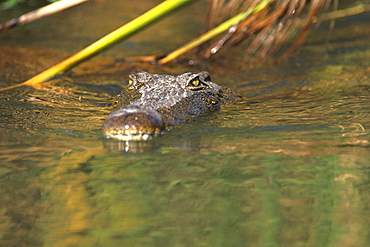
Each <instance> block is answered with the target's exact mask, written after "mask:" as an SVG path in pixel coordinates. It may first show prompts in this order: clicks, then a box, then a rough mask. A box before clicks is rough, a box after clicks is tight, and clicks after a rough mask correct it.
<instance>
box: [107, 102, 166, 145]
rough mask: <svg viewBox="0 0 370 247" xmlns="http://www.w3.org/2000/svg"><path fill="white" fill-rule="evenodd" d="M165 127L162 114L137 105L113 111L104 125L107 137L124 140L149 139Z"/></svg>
mask: <svg viewBox="0 0 370 247" xmlns="http://www.w3.org/2000/svg"><path fill="white" fill-rule="evenodd" d="M164 129H165V124H164V122H163V119H162V117H161V114H159V113H158V112H157V111H156V110H148V109H145V108H144V107H141V106H136V105H131V106H126V107H122V108H120V109H119V110H117V111H114V112H112V113H111V114H110V115H109V116H108V118H107V120H106V121H105V123H104V125H103V132H104V135H105V137H107V138H115V139H119V140H123V141H129V140H148V139H151V138H153V137H155V136H157V135H159V134H160V133H161V132H162V131H163V130H164Z"/></svg>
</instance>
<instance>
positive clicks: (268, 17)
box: [0, 0, 367, 90]
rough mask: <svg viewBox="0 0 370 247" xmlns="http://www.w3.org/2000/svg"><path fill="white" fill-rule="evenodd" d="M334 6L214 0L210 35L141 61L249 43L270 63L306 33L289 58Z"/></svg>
mask: <svg viewBox="0 0 370 247" xmlns="http://www.w3.org/2000/svg"><path fill="white" fill-rule="evenodd" d="M67 1H68V2H81V0H64V1H60V2H67ZM195 1H196V0H171V1H164V2H162V3H161V4H159V5H157V6H156V7H154V8H153V9H151V10H149V11H148V12H146V13H144V14H143V15H141V16H139V17H138V18H136V19H134V20H133V21H131V22H129V23H127V24H125V25H123V26H122V27H120V28H119V29H117V30H115V31H113V32H111V33H110V34H108V35H106V36H105V37H103V38H101V39H100V40H98V41H96V42H95V43H93V44H91V45H90V46H88V47H86V48H85V49H83V50H81V51H80V52H78V53H76V54H75V55H73V56H71V57H70V58H67V59H66V60H64V61H62V62H60V63H59V64H57V65H55V66H53V67H51V68H49V69H47V70H45V71H43V72H41V73H40V74H38V75H36V76H35V77H32V78H31V79H29V80H27V81H26V82H24V83H22V84H18V85H15V86H12V87H8V88H5V89H10V88H14V87H18V86H22V85H28V86H33V87H37V84H39V83H41V82H43V81H46V80H48V79H50V78H52V77H53V76H54V75H56V74H59V73H63V72H65V71H68V70H69V69H71V68H73V67H75V66H76V65H78V64H80V63H81V62H83V61H85V60H87V59H89V58H91V57H92V56H95V55H96V54H98V53H99V52H101V51H103V50H106V49H108V48H109V47H110V46H112V45H114V44H116V43H117V42H119V41H122V40H123V39H126V38H127V37H129V36H131V35H133V34H134V33H136V32H138V31H140V30H141V29H143V28H145V27H147V26H149V25H150V24H152V23H154V22H155V21H157V20H158V19H160V18H162V17H164V16H166V15H167V14H169V13H171V12H172V11H174V10H176V9H179V8H181V7H184V6H185V5H186V4H188V3H191V2H195ZM329 4H330V0H312V1H305V0H213V1H211V4H210V10H209V14H208V17H207V24H206V28H205V32H204V34H202V35H201V36H199V37H198V38H196V39H194V40H193V41H191V42H189V43H187V44H185V45H183V46H181V47H180V48H178V49H176V50H175V51H173V52H170V53H168V54H167V55H158V56H148V57H141V58H140V59H141V60H156V61H157V62H158V63H160V64H164V63H167V62H169V61H172V60H173V59H175V58H177V57H178V56H180V55H182V54H184V53H186V52H188V51H190V50H192V49H193V48H195V47H198V48H199V49H198V50H199V51H198V55H199V56H203V57H205V58H209V57H211V56H212V55H214V54H216V53H218V52H219V51H221V50H225V49H229V47H231V46H233V45H237V44H239V43H241V42H242V41H244V40H246V41H247V42H249V45H248V48H247V51H246V53H247V54H251V55H255V56H258V57H259V58H261V59H264V58H266V57H270V56H272V55H274V54H275V53H277V52H278V51H279V50H280V49H281V47H282V46H283V44H285V42H286V41H287V39H288V38H289V37H290V34H291V33H292V31H293V30H295V31H296V32H297V30H300V31H298V32H297V33H299V34H298V35H297V36H296V39H295V42H294V43H293V44H292V45H291V46H290V48H288V49H287V50H286V51H285V52H284V53H283V54H282V55H281V56H280V58H287V57H288V56H289V55H291V53H292V52H294V51H295V50H297V49H298V48H299V47H300V45H302V43H303V42H304V39H305V37H306V35H307V32H308V30H309V29H310V27H311V26H312V24H313V23H314V22H316V21H317V20H318V15H319V14H320V13H321V11H323V10H326V9H327V8H328V7H329ZM336 5H337V4H334V8H336ZM304 9H307V16H306V17H305V18H304V20H303V21H302V20H301V17H302V15H303V13H304V11H303V10H304ZM366 10H367V8H363V10H362V11H366ZM331 18H335V15H334V17H333V15H332V17H329V19H331ZM17 23H19V22H17ZM3 26H4V25H3ZM0 30H1V26H0ZM206 42H207V43H206ZM5 89H3V90H5Z"/></svg>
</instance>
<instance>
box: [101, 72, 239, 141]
mask: <svg viewBox="0 0 370 247" xmlns="http://www.w3.org/2000/svg"><path fill="white" fill-rule="evenodd" d="M129 77H130V80H129V85H128V87H127V88H126V89H124V90H123V91H122V92H121V93H120V94H119V95H118V105H119V107H120V108H119V109H118V110H116V111H114V112H112V113H111V114H110V115H109V116H108V117H107V119H106V121H105V123H104V125H103V133H104V135H105V137H106V138H115V139H119V140H124V141H128V140H148V139H151V138H153V137H155V136H157V135H159V134H160V133H162V132H163V131H164V130H165V129H168V128H170V127H172V126H175V125H177V124H179V123H180V122H182V121H185V120H187V119H189V118H192V117H194V116H199V115H202V114H205V113H207V112H212V111H215V110H217V109H219V108H220V106H221V105H224V104H226V103H227V102H233V101H236V100H238V99H239V98H240V96H239V95H238V94H237V93H235V92H233V91H232V90H230V89H228V88H224V87H221V86H218V85H217V84H215V83H213V82H211V78H210V76H209V74H208V73H207V72H204V71H203V72H200V73H198V74H193V73H184V74H182V75H179V76H171V75H157V74H149V73H147V72H141V73H137V74H133V75H130V76H129Z"/></svg>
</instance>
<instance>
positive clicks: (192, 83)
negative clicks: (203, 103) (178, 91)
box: [186, 76, 209, 91]
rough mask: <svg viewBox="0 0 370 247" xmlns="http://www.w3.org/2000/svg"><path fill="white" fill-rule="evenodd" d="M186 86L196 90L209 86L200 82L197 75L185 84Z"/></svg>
mask: <svg viewBox="0 0 370 247" xmlns="http://www.w3.org/2000/svg"><path fill="white" fill-rule="evenodd" d="M186 88H187V89H189V90H192V91H198V90H203V89H206V88H209V87H208V86H207V85H206V84H204V83H203V82H201V81H200V80H199V77H198V76H197V77H195V78H193V79H191V80H190V81H189V83H188V85H186Z"/></svg>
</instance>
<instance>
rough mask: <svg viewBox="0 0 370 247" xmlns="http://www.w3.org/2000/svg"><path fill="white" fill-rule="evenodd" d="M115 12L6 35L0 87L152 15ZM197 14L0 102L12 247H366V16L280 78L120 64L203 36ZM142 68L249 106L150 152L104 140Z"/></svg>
mask: <svg viewBox="0 0 370 247" xmlns="http://www.w3.org/2000/svg"><path fill="white" fill-rule="evenodd" d="M147 2H148V3H147V5H148V6H151V4H153V3H151V1H147ZM117 5H119V3H108V2H107V3H105V2H93V3H89V4H85V5H82V6H80V7H78V9H75V10H69V11H67V12H65V13H64V14H59V15H57V16H55V17H51V19H48V20H45V21H41V22H40V23H38V24H30V25H28V26H25V27H21V28H19V29H14V30H12V31H9V32H8V33H1V34H0V57H1V59H0V85H1V87H4V86H7V85H12V84H15V83H17V82H20V81H22V80H24V79H26V78H28V77H30V76H32V75H34V74H36V73H37V72H38V71H42V70H43V69H45V68H48V67H50V66H52V65H53V64H55V63H57V62H58V61H61V60H62V59H63V58H64V57H66V56H67V55H68V54H69V55H70V54H72V53H73V52H76V51H78V50H79V49H81V48H82V47H84V46H85V45H87V44H88V43H89V42H92V41H93V40H94V39H97V38H98V37H99V36H101V35H104V34H105V33H107V32H108V31H110V30H111V29H113V28H115V27H118V26H119V25H121V24H122V23H123V22H125V21H127V19H130V18H132V17H134V16H136V15H138V14H139V13H142V12H143V11H144V10H145V9H147V8H149V7H148V6H141V7H140V6H138V7H133V5H130V6H129V7H127V9H126V10H125V8H118V6H117ZM120 7H122V6H120ZM191 8H192V11H193V12H192V13H193V14H192V15H191V16H192V17H194V18H191V22H190V23H185V20H186V19H187V18H189V16H186V15H185V12H181V15H178V16H177V17H173V18H172V19H169V20H165V21H164V22H162V23H159V24H157V25H156V26H155V27H154V29H153V30H148V31H145V32H143V33H141V34H140V35H139V36H137V37H135V38H133V39H131V40H129V41H127V42H125V43H122V44H120V45H119V46H118V47H116V48H114V50H112V51H109V52H108V53H105V54H104V55H103V57H100V58H98V59H95V60H93V61H91V62H88V63H86V64H83V65H81V66H80V67H78V68H76V69H75V70H74V71H73V72H72V73H69V74H67V75H62V76H59V77H58V80H57V81H56V83H55V84H54V87H49V89H48V90H33V89H30V88H19V89H16V90H11V91H7V92H0V137H1V140H0V196H1V197H0V198H1V203H0V246H94V247H95V246H310V247H311V246H346V247H347V246H353V247H358V246H368V243H369V242H370V235H369V232H370V227H369V222H370V213H369V205H370V196H369V195H370V194H369V189H370V182H369V174H370V173H369V172H370V165H369V164H370V152H369V147H370V144H369V128H370V81H369V72H370V70H369V68H370V66H369V65H370V62H369V61H370V49H369V48H370V46H369V44H370V42H369V41H370V36H369V33H368V32H367V31H366V30H369V28H370V27H369V23H368V21H367V20H368V19H369V14H363V15H359V16H355V17H347V18H345V19H341V20H338V22H337V26H336V29H335V30H334V31H333V34H332V38H331V41H330V42H329V43H328V44H327V45H323V44H324V43H325V39H326V32H327V30H328V28H327V27H326V26H325V24H324V25H323V26H322V28H321V29H319V30H316V31H314V33H313V35H312V36H311V38H310V39H309V40H308V43H307V45H306V46H305V47H304V48H303V50H302V51H301V53H300V54H299V55H298V56H297V57H295V58H293V59H291V60H290V61H289V62H283V63H281V64H267V65H258V66H253V67H252V66H251V63H248V61H245V60H243V59H242V58H241V57H237V54H241V52H242V50H232V51H230V54H229V55H225V56H224V58H223V59H221V58H220V59H219V60H217V61H214V62H212V63H206V64H201V65H197V66H189V65H184V64H171V65H168V66H164V67H158V66H154V65H145V64H138V63H134V64H126V63H123V62H122V60H121V58H122V57H123V56H125V54H129V55H143V54H153V53H155V52H158V51H162V52H163V50H165V51H167V49H170V48H171V47H176V46H178V45H179V44H181V43H179V42H181V39H184V38H185V39H186V36H189V35H196V33H197V32H198V31H199V30H198V29H197V28H198V26H199V25H197V23H201V20H202V18H201V17H202V16H201V15H200V14H199V13H201V12H200V9H199V5H193V6H191ZM104 9H105V10H106V11H109V13H110V14H109V15H107V14H106V13H102V10H104ZM21 10H22V9H17V10H12V11H13V12H16V11H21ZM124 10H125V11H127V14H122V13H126V12H125V11H124ZM77 13H78V14H77ZM83 13H85V14H83ZM194 13H198V14H197V15H194ZM13 14H14V13H11V12H6V14H5V15H1V16H0V20H1V21H3V20H5V19H7V18H10V16H13ZM120 14H121V15H122V16H120ZM91 15H92V17H91ZM99 15H101V18H103V17H105V16H106V18H108V20H107V23H108V24H107V25H108V26H109V28H108V29H109V30H108V31H107V30H106V29H104V28H103V26H104V25H103V24H102V23H101V22H97V21H96V20H97V19H99V18H98V17H97V16H99ZM114 15H116V16H119V17H117V18H112V16H114ZM203 17H204V16H203ZM63 18H64V20H65V22H66V23H68V28H67V27H63V28H61V29H60V30H56V31H54V32H55V36H54V35H51V34H50V30H44V31H42V30H41V31H40V30H39V29H38V27H39V26H42V27H47V26H53V23H54V24H55V23H60V20H61V19H63ZM78 18H86V19H87V20H90V21H91V22H92V24H94V25H95V26H96V30H95V31H96V32H92V31H88V30H85V29H81V26H82V24H81V23H79V22H75V21H76V19H78ZM94 22H96V23H94ZM103 23H104V22H103ZM173 23H175V24H176V25H177V26H182V25H183V29H184V30H183V32H182V37H181V39H180V38H178V36H177V34H178V32H180V31H179V30H178V28H177V29H176V30H171V25H172V24H173ZM72 24H74V25H72ZM161 25H164V27H165V28H163V26H161ZM161 27H162V28H161ZM110 28H111V29H110ZM158 32H161V35H164V36H163V37H161V35H156V34H157V33H158ZM348 33H350V34H351V35H350V36H349V35H348ZM67 34H68V35H67ZM24 35H27V37H28V38H29V39H28V40H25V39H24V38H22V37H24ZM171 35H174V36H175V35H176V37H177V38H178V39H177V38H176V39H169V38H168V37H171ZM61 37H63V39H61ZM56 41H60V42H56ZM150 41H153V42H152V43H151V42H150ZM163 42H168V43H169V44H168V45H167V44H164V43H163ZM163 47H165V48H163ZM252 64H253V63H252ZM137 68H143V69H145V70H148V71H150V72H153V73H154V72H155V73H182V72H185V71H194V72H196V71H200V70H207V71H209V72H210V74H211V75H212V78H213V80H214V82H216V83H218V84H221V85H224V86H228V87H230V88H233V89H234V90H236V91H238V92H239V93H241V94H242V95H244V96H245V97H246V98H245V100H243V101H241V102H238V103H236V104H233V105H229V106H226V107H224V108H222V109H221V111H219V112H216V113H215V114H212V115H210V116H206V117H203V118H201V119H198V120H197V121H191V122H188V123H185V124H182V125H181V126H178V127H176V128H174V129H172V130H171V131H169V132H166V133H164V135H163V136H161V137H159V138H157V139H155V140H153V141H150V142H144V143H124V142H110V141H107V140H104V139H103V138H102V137H101V129H100V128H101V125H102V123H103V121H104V119H105V117H106V116H107V115H108V114H109V112H110V111H111V109H112V108H111V106H110V104H111V103H112V100H113V99H114V95H116V94H117V92H119V90H120V88H121V87H123V85H124V83H123V82H124V81H125V80H126V78H127V75H128V74H130V73H132V72H134V71H135V70H136V69H137Z"/></svg>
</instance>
